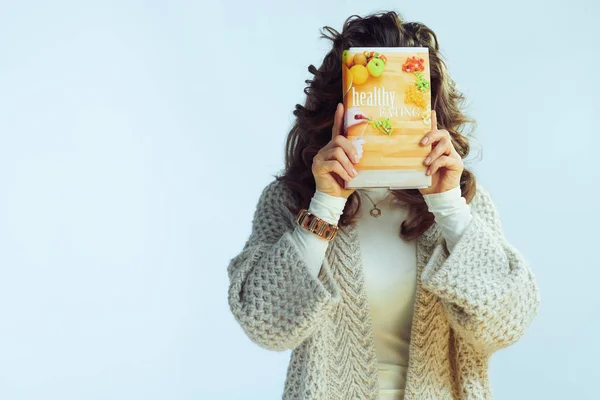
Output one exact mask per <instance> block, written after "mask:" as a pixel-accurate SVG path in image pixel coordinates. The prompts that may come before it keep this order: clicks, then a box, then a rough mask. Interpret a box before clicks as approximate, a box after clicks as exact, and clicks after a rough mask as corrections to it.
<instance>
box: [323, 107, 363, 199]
mask: <svg viewBox="0 0 600 400" xmlns="http://www.w3.org/2000/svg"><path fill="white" fill-rule="evenodd" d="M343 118H344V106H343V104H341V103H340V104H338V106H337V108H336V111H335V115H334V118H333V129H332V131H331V141H330V142H329V143H327V144H326V145H325V146H324V147H323V148H321V150H319V152H318V153H317V154H316V155H315V157H314V158H313V164H312V173H313V176H314V178H315V183H316V189H317V190H320V191H321V192H323V193H327V194H329V195H331V196H335V197H343V198H346V199H347V198H348V197H350V195H351V194H352V193H353V192H354V190H355V189H345V188H344V185H343V181H350V180H352V179H353V178H354V177H356V176H357V175H358V173H357V171H356V170H355V169H354V163H355V162H357V161H358V152H357V150H356V147H354V145H353V144H352V143H351V142H350V140H348V139H347V138H346V137H345V136H344V135H342V129H343V126H342V125H343Z"/></svg>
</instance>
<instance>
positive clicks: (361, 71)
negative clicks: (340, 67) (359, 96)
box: [350, 65, 369, 85]
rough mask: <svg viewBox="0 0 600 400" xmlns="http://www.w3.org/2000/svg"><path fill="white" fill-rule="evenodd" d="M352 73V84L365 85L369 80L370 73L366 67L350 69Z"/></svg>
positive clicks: (360, 66) (357, 66)
mask: <svg viewBox="0 0 600 400" xmlns="http://www.w3.org/2000/svg"><path fill="white" fill-rule="evenodd" d="M350 72H351V73H352V82H354V84H356V85H360V84H363V83H365V82H366V81H367V79H368V78H369V71H368V70H367V67H365V66H364V65H354V66H352V68H350Z"/></svg>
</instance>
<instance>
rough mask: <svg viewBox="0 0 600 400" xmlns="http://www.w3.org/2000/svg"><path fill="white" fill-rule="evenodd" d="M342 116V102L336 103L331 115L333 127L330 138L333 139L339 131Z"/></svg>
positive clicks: (340, 129)
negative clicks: (333, 112)
mask: <svg viewBox="0 0 600 400" xmlns="http://www.w3.org/2000/svg"><path fill="white" fill-rule="evenodd" d="M343 118H344V105H343V104H342V103H338V105H337V108H336V109H335V114H334V115H333V129H332V130H331V139H334V138H335V137H336V136H338V135H339V134H340V133H341V131H342V122H343Z"/></svg>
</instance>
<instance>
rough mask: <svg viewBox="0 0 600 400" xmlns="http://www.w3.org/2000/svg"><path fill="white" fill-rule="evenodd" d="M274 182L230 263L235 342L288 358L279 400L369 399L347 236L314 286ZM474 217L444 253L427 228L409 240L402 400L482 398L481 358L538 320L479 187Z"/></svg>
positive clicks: (363, 321) (487, 391)
mask: <svg viewBox="0 0 600 400" xmlns="http://www.w3.org/2000/svg"><path fill="white" fill-rule="evenodd" d="M295 201H296V200H295V199H294V196H292V193H291V191H290V189H289V188H287V186H286V185H285V184H284V183H283V182H280V181H277V180H273V181H272V182H270V183H269V184H268V185H267V186H266V187H265V188H264V189H263V191H262V193H261V195H260V198H259V201H258V205H257V207H256V211H255V212H254V216H253V221H252V231H251V234H250V237H249V238H248V240H247V242H246V244H245V245H244V247H243V249H242V251H241V252H240V253H239V254H238V255H236V256H235V257H234V258H232V259H231V260H230V263H229V265H228V267H227V273H228V276H229V282H230V284H229V291H228V301H229V305H230V309H231V312H232V313H233V315H234V317H235V319H236V320H237V321H238V323H239V324H240V325H241V327H242V328H243V330H244V332H245V334H246V335H247V336H248V337H249V338H250V339H251V340H252V341H253V342H254V343H256V344H258V345H260V346H261V347H263V348H265V349H269V350H275V351H284V350H288V349H289V350H292V352H291V356H290V361H289V365H288V368H287V376H286V380H285V385H284V388H283V399H284V400H286V399H302V400H306V399H315V400H317V399H318V400H349V399H360V400H363V399H367V400H375V399H377V397H378V392H379V382H378V371H377V360H376V356H375V348H374V341H373V336H372V331H371V320H370V312H369V306H368V303H367V296H366V292H365V286H364V277H363V270H362V262H361V256H360V247H359V240H358V235H357V228H356V226H354V225H350V226H347V227H345V228H343V229H342V228H340V230H339V231H338V234H337V236H336V237H335V238H334V239H333V240H332V241H331V242H330V243H329V247H328V249H327V253H326V255H325V260H324V261H323V265H322V268H321V271H320V272H319V275H318V278H315V277H314V276H313V275H311V274H310V272H309V270H308V268H307V265H306V264H305V262H304V260H303V259H302V257H301V255H300V252H299V250H298V248H297V247H296V245H295V244H294V242H293V241H292V240H290V233H291V232H292V230H293V229H295V227H296V225H295V216H294V215H292V214H291V213H290V211H289V210H288V209H287V208H286V207H285V204H286V203H287V204H296V205H297V203H295ZM469 204H470V206H471V212H472V215H473V218H472V220H471V222H470V224H469V225H468V226H467V228H466V229H465V231H464V233H463V235H462V236H461V238H460V240H459V241H458V242H457V244H456V247H455V248H454V249H453V251H452V253H451V254H450V253H449V252H448V249H447V247H446V243H445V239H444V238H443V235H441V229H440V227H439V226H438V225H437V223H434V224H433V225H432V226H431V227H429V228H428V229H427V231H425V232H424V233H423V234H422V235H421V236H419V238H418V239H416V240H417V246H416V247H417V250H416V251H417V292H416V298H415V303H414V314H413V323H412V330H411V340H410V348H409V366H408V371H407V381H406V389H405V400H414V399H432V400H434V399H435V400H444V399H492V398H493V393H492V388H491V384H490V381H489V377H488V361H489V357H490V356H491V355H492V353H493V352H495V351H496V350H498V349H501V348H504V347H507V346H509V345H511V344H513V343H515V342H516V341H517V340H518V339H519V338H520V337H521V336H522V335H523V334H524V331H525V329H526V328H527V327H528V326H529V324H530V323H531V321H532V320H533V318H534V317H535V315H536V314H537V312H538V308H539V303H540V294H539V289H538V286H537V283H536V281H535V277H534V274H533V272H532V271H531V269H530V267H529V265H528V262H527V261H526V260H525V259H524V257H523V256H522V255H521V254H520V253H519V252H518V251H517V249H515V248H514V247H513V246H512V245H511V244H510V243H508V242H507V240H506V239H505V237H504V234H503V232H502V227H501V223H500V219H499V215H498V212H497V209H496V207H495V205H494V203H493V202H492V199H491V197H490V194H489V192H488V191H487V190H486V189H485V188H484V187H482V185H481V184H479V183H478V184H477V190H476V194H475V196H474V198H473V200H472V201H471V202H470V203H469Z"/></svg>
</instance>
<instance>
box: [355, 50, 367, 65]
mask: <svg viewBox="0 0 600 400" xmlns="http://www.w3.org/2000/svg"><path fill="white" fill-rule="evenodd" d="M354 64H358V65H364V66H366V65H367V57H365V55H364V54H362V53H356V54H355V55H354Z"/></svg>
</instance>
